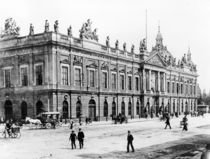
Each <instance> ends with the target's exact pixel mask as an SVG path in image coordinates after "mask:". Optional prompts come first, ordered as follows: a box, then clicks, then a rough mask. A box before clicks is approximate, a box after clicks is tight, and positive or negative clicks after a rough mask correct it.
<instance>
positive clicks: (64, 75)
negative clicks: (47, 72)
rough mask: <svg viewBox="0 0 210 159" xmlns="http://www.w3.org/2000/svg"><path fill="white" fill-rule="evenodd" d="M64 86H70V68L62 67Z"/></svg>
mask: <svg viewBox="0 0 210 159" xmlns="http://www.w3.org/2000/svg"><path fill="white" fill-rule="evenodd" d="M62 84H63V85H68V67H64V66H62Z"/></svg>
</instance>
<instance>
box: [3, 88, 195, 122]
mask: <svg viewBox="0 0 210 159" xmlns="http://www.w3.org/2000/svg"><path fill="white" fill-rule="evenodd" d="M196 110H197V99H196V98H190V97H177V96H176V97H172V96H170V97H169V96H153V95H133V94H119V93H118V94H117V93H115V94H109V93H107V94H106V93H87V92H86V93H81V92H70V91H69V92H64V91H63V92H62V91H61V92H56V91H28V92H22V93H21V92H19V93H12V92H7V93H6V95H4V96H0V117H1V119H9V118H13V119H21V118H25V117H26V116H29V117H32V118H35V117H36V115H38V114H39V113H41V112H44V111H59V112H60V114H61V117H62V118H63V119H65V118H80V117H81V118H82V119H84V118H86V117H89V118H91V119H92V120H97V121H100V120H109V119H111V116H112V115H118V114H119V113H121V114H122V115H126V116H127V117H128V118H145V117H156V116H158V115H159V114H161V113H163V112H170V113H171V114H174V113H177V114H183V113H184V112H193V111H196Z"/></svg>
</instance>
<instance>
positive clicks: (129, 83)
mask: <svg viewBox="0 0 210 159" xmlns="http://www.w3.org/2000/svg"><path fill="white" fill-rule="evenodd" d="M131 89H132V81H131V76H128V90H131Z"/></svg>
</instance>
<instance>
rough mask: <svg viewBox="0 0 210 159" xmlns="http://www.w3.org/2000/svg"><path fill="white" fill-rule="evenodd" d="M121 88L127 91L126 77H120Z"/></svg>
mask: <svg viewBox="0 0 210 159" xmlns="http://www.w3.org/2000/svg"><path fill="white" fill-rule="evenodd" d="M120 86H121V89H122V90H124V89H125V79H124V75H120Z"/></svg>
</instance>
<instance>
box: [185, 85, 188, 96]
mask: <svg viewBox="0 0 210 159" xmlns="http://www.w3.org/2000/svg"><path fill="white" fill-rule="evenodd" d="M185 86H186V89H185V90H186V91H185V94H188V85H187V84H186V85H185Z"/></svg>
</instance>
